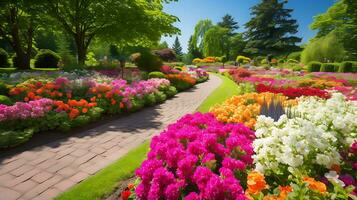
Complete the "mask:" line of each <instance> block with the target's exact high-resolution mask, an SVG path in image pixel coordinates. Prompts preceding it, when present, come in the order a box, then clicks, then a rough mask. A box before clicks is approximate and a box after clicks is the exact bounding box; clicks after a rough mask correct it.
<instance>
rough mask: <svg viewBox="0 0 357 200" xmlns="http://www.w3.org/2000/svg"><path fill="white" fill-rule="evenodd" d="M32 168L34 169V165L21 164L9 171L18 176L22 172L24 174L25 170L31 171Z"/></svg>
mask: <svg viewBox="0 0 357 200" xmlns="http://www.w3.org/2000/svg"><path fill="white" fill-rule="evenodd" d="M33 169H34V167H33V166H31V165H23V166H21V167H19V168H17V169H15V170H13V171H11V172H10V173H11V174H12V175H15V176H20V175H22V174H24V173H26V172H28V171H31V170H33Z"/></svg>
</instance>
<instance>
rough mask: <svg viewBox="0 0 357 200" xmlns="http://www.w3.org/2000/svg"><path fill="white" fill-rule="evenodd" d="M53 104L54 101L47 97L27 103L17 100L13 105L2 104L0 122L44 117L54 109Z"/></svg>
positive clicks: (0, 105) (0, 106)
mask: <svg viewBox="0 0 357 200" xmlns="http://www.w3.org/2000/svg"><path fill="white" fill-rule="evenodd" d="M52 105H53V101H52V100H51V99H46V98H43V99H39V100H35V101H29V102H27V103H24V102H16V103H15V105H13V106H7V105H3V104H0V122H2V121H6V120H18V119H28V118H39V117H43V116H44V115H45V114H46V113H47V112H49V111H51V110H52Z"/></svg>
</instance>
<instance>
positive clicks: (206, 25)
mask: <svg viewBox="0 0 357 200" xmlns="http://www.w3.org/2000/svg"><path fill="white" fill-rule="evenodd" d="M212 26H213V23H212V21H211V20H209V19H205V20H200V21H198V22H197V24H196V26H195V31H194V33H193V35H192V38H191V40H190V43H191V44H190V45H191V46H193V47H194V48H195V49H198V50H199V51H200V52H202V50H203V37H204V35H205V33H206V32H207V31H208V30H209V29H210V28H211V27H212Z"/></svg>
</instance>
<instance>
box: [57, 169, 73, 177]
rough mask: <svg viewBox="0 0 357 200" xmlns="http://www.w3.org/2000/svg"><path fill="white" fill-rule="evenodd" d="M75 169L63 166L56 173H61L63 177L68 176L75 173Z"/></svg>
mask: <svg viewBox="0 0 357 200" xmlns="http://www.w3.org/2000/svg"><path fill="white" fill-rule="evenodd" d="M76 172H77V171H76V170H75V169H73V168H71V167H65V168H63V169H61V170H59V171H58V172H57V174H60V175H62V176H63V177H69V176H72V175H74V174H75V173H76Z"/></svg>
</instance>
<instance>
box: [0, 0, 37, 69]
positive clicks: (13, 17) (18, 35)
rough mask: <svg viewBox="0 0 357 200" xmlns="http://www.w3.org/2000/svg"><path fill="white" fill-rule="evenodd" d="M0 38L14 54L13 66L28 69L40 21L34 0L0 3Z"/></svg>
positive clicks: (8, 0)
mask: <svg viewBox="0 0 357 200" xmlns="http://www.w3.org/2000/svg"><path fill="white" fill-rule="evenodd" d="M0 7H1V9H0V38H1V39H5V40H6V41H7V42H8V43H9V44H10V45H11V47H12V49H13V50H14V52H15V53H16V57H15V60H14V61H15V62H14V65H15V66H16V67H17V68H18V69H22V70H25V69H30V59H31V54H32V53H33V51H32V50H33V49H32V45H33V38H34V35H35V31H36V30H37V29H38V27H39V24H40V19H41V12H40V10H41V6H40V5H39V4H38V2H36V1H34V0H17V1H12V0H4V1H0Z"/></svg>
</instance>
